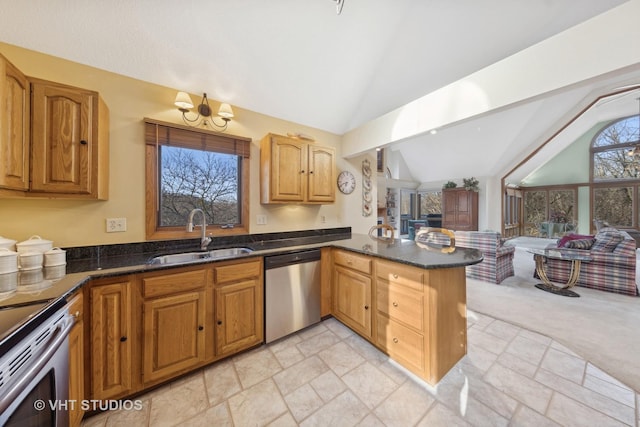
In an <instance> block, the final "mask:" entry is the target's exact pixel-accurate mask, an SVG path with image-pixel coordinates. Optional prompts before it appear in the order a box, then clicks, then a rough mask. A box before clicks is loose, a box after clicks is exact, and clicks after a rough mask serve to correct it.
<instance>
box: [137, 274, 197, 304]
mask: <svg viewBox="0 0 640 427" xmlns="http://www.w3.org/2000/svg"><path fill="white" fill-rule="evenodd" d="M206 283H207V271H206V270H196V271H185V272H183V273H174V274H165V275H163V276H156V277H146V278H143V279H142V296H143V297H144V298H154V297H159V296H164V295H170V294H175V293H178V292H185V291H189V290H193V289H199V288H203V287H204V286H205V284H206Z"/></svg>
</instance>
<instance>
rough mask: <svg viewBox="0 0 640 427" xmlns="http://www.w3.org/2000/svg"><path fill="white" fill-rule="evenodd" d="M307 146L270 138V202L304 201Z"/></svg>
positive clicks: (283, 139) (282, 138) (274, 137)
mask: <svg viewBox="0 0 640 427" xmlns="http://www.w3.org/2000/svg"><path fill="white" fill-rule="evenodd" d="M307 173H308V170H307V146H306V144H301V143H299V142H297V141H294V140H291V139H289V138H284V137H277V136H273V137H272V147H271V189H270V192H271V200H274V201H282V202H302V201H304V200H305V199H306V187H307Z"/></svg>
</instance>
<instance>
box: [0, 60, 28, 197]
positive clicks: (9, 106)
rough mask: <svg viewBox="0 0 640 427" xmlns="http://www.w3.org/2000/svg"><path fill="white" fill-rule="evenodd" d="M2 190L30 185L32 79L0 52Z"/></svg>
mask: <svg viewBox="0 0 640 427" xmlns="http://www.w3.org/2000/svg"><path fill="white" fill-rule="evenodd" d="M0 77H1V78H2V81H1V82H0V105H1V107H0V108H1V109H0V191H2V190H1V189H9V190H18V191H26V190H28V189H29V143H30V137H29V131H30V129H29V124H30V122H31V121H30V118H29V116H30V111H31V109H30V97H29V81H28V80H27V77H26V76H25V75H24V74H22V73H21V72H20V70H18V69H17V68H16V67H15V66H14V65H13V64H11V63H10V62H9V61H7V60H6V58H5V57H3V56H2V55H0Z"/></svg>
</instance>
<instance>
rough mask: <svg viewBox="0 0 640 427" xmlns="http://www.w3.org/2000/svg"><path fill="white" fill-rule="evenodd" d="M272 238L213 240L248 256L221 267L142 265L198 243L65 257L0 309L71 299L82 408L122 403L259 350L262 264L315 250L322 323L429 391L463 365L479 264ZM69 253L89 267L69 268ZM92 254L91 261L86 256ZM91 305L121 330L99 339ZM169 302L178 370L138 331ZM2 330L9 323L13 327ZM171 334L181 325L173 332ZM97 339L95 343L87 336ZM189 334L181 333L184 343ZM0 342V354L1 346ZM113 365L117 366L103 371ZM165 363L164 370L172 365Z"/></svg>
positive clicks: (471, 253)
mask: <svg viewBox="0 0 640 427" xmlns="http://www.w3.org/2000/svg"><path fill="white" fill-rule="evenodd" d="M274 234H278V236H279V237H286V238H284V239H283V238H280V239H274V238H270V237H271V236H268V235H251V236H244V237H242V236H241V237H240V238H239V237H235V238H232V239H235V240H233V241H224V240H223V239H220V240H219V241H217V242H215V244H216V245H219V247H223V246H224V247H230V246H236V247H237V246H243V247H248V248H251V249H253V252H250V253H241V254H238V255H235V256H233V257H231V258H226V259H223V260H213V261H212V260H210V259H209V260H207V259H204V260H197V261H191V262H188V263H185V264H171V265H167V264H161V265H157V264H149V263H148V260H149V259H150V258H152V257H154V256H156V255H159V254H166V253H169V252H174V253H176V252H186V251H188V250H193V247H195V246H197V245H198V243H197V242H196V241H195V240H189V241H175V242H173V243H171V242H164V243H160V242H155V243H154V242H146V243H144V244H130V245H117V246H119V247H118V248H113V247H108V246H105V247H101V248H67V251H68V254H69V256H68V259H67V261H68V264H67V274H66V275H65V276H64V277H62V278H61V279H59V280H57V281H55V282H54V283H52V284H51V285H50V286H49V287H47V288H43V289H41V290H39V292H37V295H36V294H29V293H23V292H16V293H15V294H14V295H12V296H11V297H9V298H8V299H5V300H4V301H2V302H0V306H3V307H6V306H16V305H21V306H24V305H25V304H28V303H29V302H35V301H49V304H53V303H54V302H56V301H58V303H59V301H60V300H61V299H62V300H65V299H66V300H69V299H70V298H71V297H72V296H75V295H78V294H83V295H84V310H83V313H84V319H82V320H83V323H84V337H85V346H84V349H85V353H86V352H88V354H85V356H86V359H87V360H89V361H90V363H88V364H87V366H85V371H84V384H85V390H86V391H85V395H84V396H82V397H84V398H91V399H118V398H124V397H127V396H130V395H133V394H136V393H139V392H141V391H143V390H145V389H146V388H148V387H152V386H155V385H157V384H160V383H163V382H166V381H168V380H170V379H172V378H175V377H176V376H178V375H182V374H184V373H186V372H189V371H191V370H193V369H196V368H198V367H201V366H204V365H206V364H209V363H212V362H215V361H217V360H220V359H222V358H224V357H227V356H230V355H232V354H235V353H237V352H239V351H243V350H245V349H248V348H253V347H255V346H258V345H262V343H263V341H264V340H263V330H262V327H263V324H262V320H263V319H262V309H263V307H262V304H263V302H262V301H263V270H262V268H263V257H264V256H265V255H271V254H281V253H288V252H295V251H298V250H301V249H307V248H320V249H321V251H322V260H321V263H322V274H321V275H322V277H321V281H322V296H321V298H322V314H323V316H324V317H327V316H331V315H332V316H334V317H336V318H337V319H338V320H340V321H341V322H343V323H344V324H345V325H347V326H348V327H350V328H351V329H353V330H354V331H355V332H357V333H358V334H360V335H361V336H362V337H363V338H365V339H367V340H368V341H369V342H371V343H372V344H373V345H375V346H376V347H378V348H380V349H381V350H382V351H384V352H386V353H387V354H388V355H389V356H390V357H391V358H392V359H394V360H396V361H397V362H398V363H400V364H401V365H403V366H404V367H405V368H407V369H408V370H410V371H412V372H413V373H415V374H416V375H418V376H420V377H421V378H423V379H424V380H425V381H427V382H428V383H430V384H436V383H437V382H438V381H440V379H441V378H442V377H443V376H444V375H445V374H446V373H447V372H448V371H449V370H450V369H451V367H452V366H454V365H455V364H456V363H457V362H458V361H459V360H460V359H461V358H462V357H463V356H464V355H465V354H466V345H467V343H466V279H465V266H466V265H471V264H475V263H478V262H481V261H482V254H481V253H480V252H479V251H478V250H475V249H467V248H455V250H450V248H447V249H449V250H440V248H438V247H434V248H424V247H421V246H418V245H416V243H415V242H413V241H410V240H401V239H395V240H378V239H375V238H371V237H370V236H367V235H355V234H354V235H352V234H351V233H350V229H348V228H347V229H335V230H332V231H326V230H314V231H311V232H291V233H274ZM283 234H284V235H285V236H283ZM243 238H244V239H246V240H241V239H243ZM238 239H240V240H238ZM163 245H168V246H163ZM114 246H115V245H114ZM74 252H75V253H76V254H79V253H81V252H82V253H83V254H87V255H89V256H88V257H85V258H81V257H80V255H78V257H74ZM92 253H93V254H99V257H96V256H91V254H92ZM82 256H85V255H82ZM229 291H232V292H229ZM248 296H249V297H248ZM99 298H104V301H110V300H111V299H113V301H116V302H115V303H114V304H115V305H114V306H113V307H114V309H117V310H116V311H118V315H120V316H123V317H122V319H120V320H121V321H122V320H123V321H124V322H123V323H118V322H115V323H116V324H119V325H121V326H122V327H123V328H125V329H124V330H122V331H120V330H118V331H115V330H112V331H108V330H102V329H101V328H102V327H106V326H105V325H101V324H100V322H104V323H108V322H107V320H108V319H107V318H106V317H104V316H109V315H110V314H109V313H108V312H100V311H99V310H96V308H95V307H94V308H92V307H91V304H92V303H93V302H95V300H96V299H99ZM229 298H231V301H234V302H243V303H247V304H251V307H250V309H247V310H245V308H244V307H243V308H242V309H241V310H237V307H236V312H234V311H232V308H233V304H232V305H229V306H224V304H222V302H223V301H229ZM169 302H171V303H172V304H173V303H178V302H179V303H180V304H184V307H185V309H186V310H187V311H185V313H189V311H188V310H195V311H193V313H194V316H195V317H193V318H194V319H196V320H195V323H194V324H193V325H192V326H193V330H194V332H193V334H192V336H193V344H194V346H193V348H195V349H196V351H195V353H194V354H193V355H191V356H192V357H190V359H189V361H188V362H184V360H185V358H184V357H182V356H184V355H183V354H181V355H180V356H181V357H180V358H178V357H175V358H174V359H172V357H174V356H173V355H172V353H171V352H172V351H174V350H175V349H169V348H165V347H163V346H162V345H159V344H158V342H160V341H161V340H160V339H159V340H158V342H156V341H155V339H156V338H157V336H156V335H157V334H156V333H155V332H154V330H153V327H154V323H153V322H152V321H151V320H145V319H146V317H145V316H147V314H148V313H151V312H153V310H156V311H157V312H158V313H160V315H162V310H163V307H165V306H169V304H168V303H169ZM165 303H166V305H164V304H165ZM108 304H110V303H109V302H108V303H107V305H108ZM101 307H103V308H104V307H106V306H104V305H102V306H101ZM143 307H144V308H143ZM40 310H42V308H40ZM3 311H4V310H0V323H1V322H3V321H4V318H3V317H2V312H3ZM107 311H108V310H107ZM237 311H240V312H241V313H238V312H237ZM143 312H144V314H143ZM222 313H224V314H222ZM112 314H113V313H112ZM101 316H102V318H101ZM240 316H249V317H248V318H247V317H243V318H240ZM187 317H188V316H187ZM248 320H250V321H248ZM12 321H13V322H14V323H15V319H14V320H12ZM229 322H236V323H235V324H236V325H242V326H241V327H240V329H242V328H245V330H244V331H241V332H242V333H244V335H243V336H241V337H229V336H226V335H224V333H225V331H227V329H225V325H226V324H228V323H229ZM92 325H93V326H92ZM2 326H3V328H4V329H3V330H7V329H11V330H12V331H14V332H15V331H16V330H19V329H20V328H19V326H20V325H15V324H13V325H2ZM183 326H184V327H187V326H191V325H187V324H185V323H183V324H180V325H179V327H183ZM176 327H178V326H176ZM101 330H102V331H103V332H104V333H101V335H100V336H96V333H99V334H100V332H99V331H101ZM97 331H98V332H97ZM189 334H191V332H190V330H189V332H188V333H185V334H184V335H185V336H186V335H189ZM2 338H3V342H2V343H0V346H2V345H4V341H5V338H6V337H2ZM235 338H239V339H235ZM185 339H186V338H185ZM110 340H114V341H113V342H111V341H110ZM238 343H239V344H238ZM95 346H99V347H95ZM173 347H175V346H173ZM100 348H110V349H111V348H116V349H121V350H122V349H125V348H126V351H124V353H123V354H122V355H119V356H124V357H122V358H121V357H115V358H109V357H108V355H107V356H104V357H101V360H100V361H97V360H92V359H93V358H95V357H97V355H102V353H100V351H99V349H100ZM165 351H166V353H162V352H165ZM154 352H155V353H154ZM158 352H161V353H158ZM114 360H117V361H118V364H119V365H118V366H113V365H109V363H111V362H112V361H114ZM173 361H175V362H176V363H174V364H172V363H171V362H173ZM178 361H179V363H178ZM105 364H106V365H105ZM97 368H99V369H98V370H99V372H96V369H97ZM107 380H108V381H115V382H117V383H118V384H107V383H106V382H104V381H107Z"/></svg>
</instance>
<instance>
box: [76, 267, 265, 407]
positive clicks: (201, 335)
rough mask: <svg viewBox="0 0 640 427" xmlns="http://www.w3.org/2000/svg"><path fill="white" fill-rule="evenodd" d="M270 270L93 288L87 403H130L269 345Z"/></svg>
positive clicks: (181, 275)
mask: <svg viewBox="0 0 640 427" xmlns="http://www.w3.org/2000/svg"><path fill="white" fill-rule="evenodd" d="M262 266H263V263H262V258H250V259H248V260H247V259H243V260H231V261H226V262H216V263H211V264H205V265H199V266H192V267H176V268H175V269H169V270H162V271H153V272H147V273H140V274H133V275H129V276H120V277H112V278H105V279H98V280H95V281H92V282H91V283H90V284H89V285H87V286H86V287H85V289H84V296H85V298H87V299H88V300H89V303H88V306H87V309H88V313H89V314H88V316H85V322H84V323H85V326H84V328H85V332H84V333H85V337H88V345H87V346H86V347H87V349H88V352H89V359H88V360H89V362H90V363H88V364H87V365H88V366H85V372H84V374H85V377H86V378H87V379H86V380H85V382H84V384H85V386H86V387H88V388H89V390H90V395H89V396H88V397H87V398H91V399H98V400H107V399H121V398H125V397H127V396H129V395H132V394H134V393H138V392H140V391H142V390H144V389H146V388H149V387H152V386H155V385H157V384H160V383H162V382H165V381H168V380H170V379H172V378H175V377H177V376H179V375H182V374H185V373H187V372H189V371H192V370H194V369H197V368H199V367H202V366H204V365H206V364H208V363H211V362H213V361H215V360H218V359H221V358H223V357H227V356H229V355H232V354H235V353H237V352H239V351H242V350H245V349H248V348H250V347H253V346H255V345H258V344H260V343H262V342H263V340H264V332H263V322H264V320H263V304H264V300H263V267H262ZM80 346H82V345H81V344H80ZM70 380H71V381H73V379H71V378H70ZM71 388H72V389H73V386H72V387H71Z"/></svg>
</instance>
